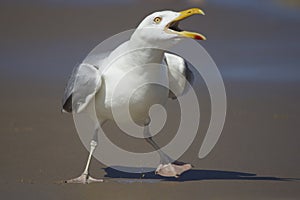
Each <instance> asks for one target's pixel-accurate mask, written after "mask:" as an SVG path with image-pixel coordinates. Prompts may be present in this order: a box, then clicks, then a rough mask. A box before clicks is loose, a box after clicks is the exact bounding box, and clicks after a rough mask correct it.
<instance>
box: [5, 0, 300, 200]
mask: <svg viewBox="0 0 300 200" xmlns="http://www.w3.org/2000/svg"><path fill="white" fill-rule="evenodd" d="M165 7H171V8H174V9H177V10H181V9H182V8H187V7H190V6H187V5H180V4H174V5H172V6H168V4H159V5H158V4H152V5H144V6H141V5H139V8H140V9H138V10H136V9H135V10H133V8H130V7H128V6H125V7H120V6H108V5H106V6H99V7H83V8H82V7H80V8H78V7H63V8H62V7H60V8H57V7H51V6H50V7H43V6H41V7H25V8H24V7H16V6H14V7H1V12H0V13H1V14H0V15H1V18H0V21H1V24H2V26H3V30H5V31H3V32H2V33H1V38H2V41H1V43H2V45H1V61H0V62H1V68H0V69H1V79H0V91H1V105H0V108H1V115H0V122H1V127H0V132H1V134H0V142H1V145H0V158H1V165H0V197H1V199H87V198H88V199H142V198H143V199H183V198H187V199H201V198H202V199H203V198H205V199H206V198H207V199H264V200H265V199H299V197H300V190H299V189H300V182H299V178H300V170H299V169H300V157H299V141H300V136H299V134H298V132H299V123H298V121H299V119H298V118H299V117H298V115H299V111H300V110H299V100H300V87H299V84H300V73H299V69H298V67H299V64H300V61H299V52H300V49H299V45H298V44H299V41H300V39H299V33H300V30H299V26H297V24H299V21H296V20H290V19H285V18H282V17H279V16H273V15H271V16H270V15H267V14H264V13H255V12H252V11H244V10H239V9H233V8H229V7H218V6H212V5H206V6H202V7H204V8H205V10H207V16H206V17H200V18H196V19H195V18H193V19H188V20H187V21H186V23H183V24H182V27H184V28H185V27H186V28H187V29H194V30H200V31H201V32H202V33H204V34H205V35H207V36H208V38H209V40H208V41H207V42H205V43H203V45H204V46H205V48H206V49H207V50H208V52H209V53H210V54H211V56H212V57H213V58H214V60H215V61H216V63H217V64H218V66H219V68H220V71H221V73H222V74H223V76H224V82H225V86H226V89H227V97H228V113H227V119H226V124H225V127H224V130H223V133H222V136H221V138H220V140H219V142H218V144H217V145H216V147H215V148H214V150H213V151H212V152H211V153H210V154H209V156H207V157H206V158H204V159H202V160H200V159H198V157H197V153H198V150H199V147H200V144H201V142H202V139H203V136H204V135H203V134H204V133H205V130H206V129H207V125H208V119H209V98H208V94H207V92H206V90H205V87H204V85H203V83H201V81H199V82H198V85H197V86H196V88H197V91H203V93H202V92H201V93H199V96H200V99H201V101H200V107H201V109H202V113H201V114H202V115H203V121H201V122H200V126H201V128H200V130H199V134H198V136H197V138H196V139H195V141H194V143H193V144H192V146H191V147H190V148H189V149H188V151H187V152H186V153H185V154H184V155H183V156H182V157H181V158H180V160H181V161H184V162H189V163H192V164H193V165H194V166H195V168H194V169H193V170H191V171H189V172H187V173H185V174H183V175H182V177H180V178H179V179H178V180H176V179H164V178H162V177H159V176H154V175H153V174H151V173H149V174H146V175H145V177H142V176H141V175H139V174H138V175H136V174H127V173H120V172H117V171H114V170H112V169H111V168H107V166H104V165H102V164H101V163H99V162H98V161H96V160H93V161H92V166H91V174H93V175H94V176H96V177H99V178H100V177H104V178H105V180H106V181H105V182H104V183H99V184H90V185H72V184H69V185H67V184H61V183H60V181H61V180H64V179H68V178H72V177H74V176H76V175H79V173H80V172H81V170H82V169H83V167H84V162H85V159H86V157H87V150H86V149H85V148H84V147H83V145H82V144H81V142H80V140H79V137H78V135H77V134H76V130H75V127H74V124H73V120H72V117H71V116H70V115H63V114H61V113H60V103H61V102H60V101H61V95H62V93H63V89H64V85H65V82H66V79H67V77H68V74H69V73H70V71H71V69H72V67H73V66H74V64H75V63H76V62H79V61H80V60H81V59H82V58H84V56H85V55H86V53H88V52H89V50H91V49H92V48H93V47H94V46H95V45H96V44H98V43H99V42H100V41H102V40H103V39H105V38H106V37H108V36H109V35H111V34H114V33H117V32H120V31H122V30H126V29H128V28H132V27H134V26H135V25H136V24H137V23H138V21H139V20H140V19H141V18H142V17H143V16H144V15H146V14H147V13H149V12H151V11H153V10H155V9H163V8H165ZM112 10H113V12H114V13H113V14H112ZM12 13H14V15H12ZM108 16H109V17H108ZM124 16H126V19H125V17H124ZM197 20H199V22H200V24H199V23H196V22H197ZM111 24H115V26H114V25H111ZM108 25H109V26H108ZM283 36H284V37H283ZM253 69H255V70H256V71H255V70H254V71H253ZM274 69H276V70H274ZM245 71H246V72H248V73H245ZM171 106H176V105H171ZM112 126H113V125H112V124H108V125H107V126H106V127H105V129H111V128H112ZM113 130H114V129H113ZM168 130H169V129H168V128H167V129H166V132H167V131H168ZM114 133H115V134H114ZM161 134H162V136H161V135H160V136H158V138H157V139H158V141H159V143H160V144H164V143H166V142H167V141H168V138H167V137H166V136H164V134H163V133H161ZM118 136H119V135H118V134H117V132H116V131H112V133H111V139H112V140H113V141H116V142H118V138H117V137H118ZM168 136H169V135H168ZM159 139H161V140H159ZM124 141H125V142H124V143H122V144H121V143H120V144H119V143H118V144H119V145H120V146H122V147H124V148H128V149H129V150H130V147H132V145H135V146H134V147H132V148H138V149H139V150H140V151H147V150H151V148H150V147H149V146H148V145H147V144H146V143H145V142H143V141H140V142H139V143H138V144H134V142H133V141H130V140H129V139H128V138H127V140H125V139H124ZM128 146H130V147H128Z"/></svg>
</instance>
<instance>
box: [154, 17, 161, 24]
mask: <svg viewBox="0 0 300 200" xmlns="http://www.w3.org/2000/svg"><path fill="white" fill-rule="evenodd" d="M161 20H162V18H161V17H155V18H154V20H153V21H154V22H155V23H157V24H158V23H160V22H161Z"/></svg>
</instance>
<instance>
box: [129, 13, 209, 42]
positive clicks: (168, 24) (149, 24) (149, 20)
mask: <svg viewBox="0 0 300 200" xmlns="http://www.w3.org/2000/svg"><path fill="white" fill-rule="evenodd" d="M197 14H200V15H204V12H203V11H202V10H201V9H199V8H191V9H188V10H184V11H181V12H174V11H159V12H155V13H152V14H150V15H148V16H147V17H146V18H145V19H144V20H143V21H142V22H141V23H140V24H139V26H138V27H137V29H136V30H135V32H134V34H133V36H132V38H134V39H139V40H143V41H146V42H149V43H168V42H169V43H172V42H173V43H174V41H180V39H182V38H193V39H196V40H206V38H205V36H203V35H202V34H200V33H196V32H191V31H186V30H182V29H181V28H179V23H180V22H181V21H182V20H184V19H186V18H188V17H190V16H192V15H197Z"/></svg>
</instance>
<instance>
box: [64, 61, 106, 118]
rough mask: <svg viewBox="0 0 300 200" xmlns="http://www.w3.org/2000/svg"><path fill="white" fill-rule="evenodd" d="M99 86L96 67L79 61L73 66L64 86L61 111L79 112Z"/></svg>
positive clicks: (98, 73) (99, 75) (99, 81)
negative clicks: (78, 63)
mask: <svg viewBox="0 0 300 200" xmlns="http://www.w3.org/2000/svg"><path fill="white" fill-rule="evenodd" d="M100 87H101V74H100V72H99V69H98V67H97V66H94V65H90V64H87V63H81V64H80V65H79V66H77V67H75V68H74V70H73V72H72V74H71V76H70V78H69V81H68V84H67V87H66V88H65V92H64V96H63V100H62V105H63V109H62V111H64V112H69V113H71V112H75V113H80V112H81V111H82V110H83V109H84V108H86V106H87V105H88V103H89V102H90V101H91V99H92V98H93V97H94V96H95V94H96V92H97V91H98V90H99V89H100Z"/></svg>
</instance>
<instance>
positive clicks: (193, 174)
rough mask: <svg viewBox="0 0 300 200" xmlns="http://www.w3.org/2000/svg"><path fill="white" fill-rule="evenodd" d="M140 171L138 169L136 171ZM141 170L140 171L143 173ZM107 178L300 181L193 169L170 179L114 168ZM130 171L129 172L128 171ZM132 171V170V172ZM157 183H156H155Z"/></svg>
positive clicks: (153, 174) (181, 180)
mask: <svg viewBox="0 0 300 200" xmlns="http://www.w3.org/2000/svg"><path fill="white" fill-rule="evenodd" d="M119 169H120V168H119ZM135 170H138V169H135ZM142 170H143V168H141V170H140V171H142ZM104 171H105V172H106V175H105V177H107V178H118V179H128V182H130V179H132V180H137V179H138V180H145V181H146V180H157V181H179V182H183V181H200V180H267V181H291V180H299V179H294V178H280V177H271V176H257V175H256V174H253V173H245V172H234V171H219V170H199V169H191V170H189V171H187V172H185V173H183V174H182V175H181V176H180V177H179V178H169V177H162V176H159V175H155V173H154V172H153V171H152V172H147V173H130V172H124V171H119V170H116V169H114V168H112V167H107V168H105V169H104ZM127 171H128V170H127ZM130 171H131V170H130ZM154 182H155V181H154Z"/></svg>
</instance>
